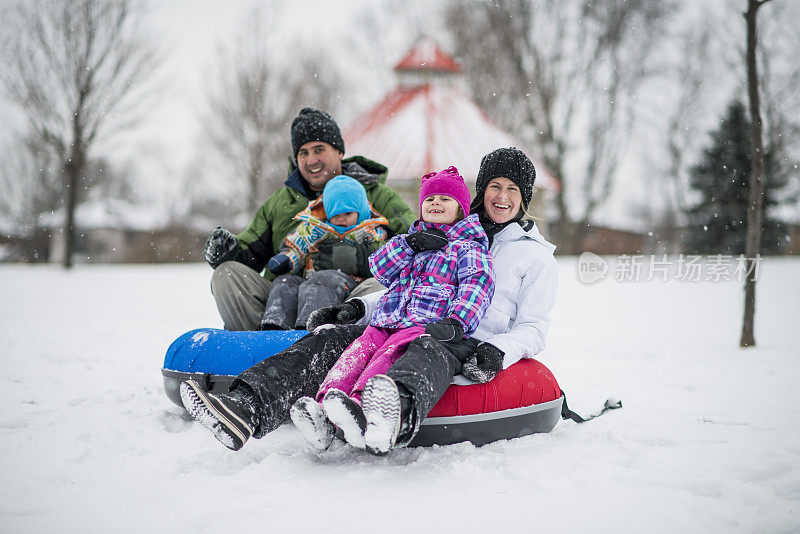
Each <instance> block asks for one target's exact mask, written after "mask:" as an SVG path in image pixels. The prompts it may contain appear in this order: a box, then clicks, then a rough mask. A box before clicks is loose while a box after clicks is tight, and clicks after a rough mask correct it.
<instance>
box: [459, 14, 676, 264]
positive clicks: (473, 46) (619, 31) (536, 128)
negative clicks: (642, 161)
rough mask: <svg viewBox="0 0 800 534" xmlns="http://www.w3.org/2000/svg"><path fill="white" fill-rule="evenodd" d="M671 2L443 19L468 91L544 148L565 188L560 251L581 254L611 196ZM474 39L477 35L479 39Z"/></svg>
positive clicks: (544, 156) (560, 203)
mask: <svg viewBox="0 0 800 534" xmlns="http://www.w3.org/2000/svg"><path fill="white" fill-rule="evenodd" d="M670 10H671V4H670V3H666V2H647V1H644V0H627V1H626V0H610V1H608V2H602V3H595V2H581V3H577V2H562V1H558V0H544V1H540V2H536V3H534V2H531V1H530V0H496V1H494V2H482V3H479V4H475V3H461V2H454V3H453V4H452V5H451V8H450V9H449V13H448V16H447V19H448V25H449V27H450V28H451V30H452V34H453V36H454V39H455V41H456V51H457V55H458V56H459V57H460V58H461V59H462V61H463V63H464V66H465V69H466V71H467V74H468V77H469V80H470V84H471V86H472V92H473V94H474V95H475V97H476V99H477V100H478V102H479V104H481V105H482V107H483V108H484V109H486V110H487V111H489V113H490V115H492V116H493V118H495V120H497V121H498V122H499V123H500V124H502V125H504V126H505V127H506V128H508V129H510V130H512V131H513V132H515V133H516V134H517V135H518V136H519V137H520V138H522V139H523V140H527V141H528V142H530V143H531V144H533V145H534V146H535V147H536V148H538V149H539V150H540V151H541V155H542V159H543V161H544V163H545V165H546V166H547V167H548V168H549V170H550V171H551V172H552V173H553V174H555V175H556V176H557V177H558V178H559V179H560V180H561V184H562V188H561V191H560V192H559V194H558V195H557V197H556V206H557V220H556V226H557V227H558V229H559V236H558V237H559V239H558V240H559V244H560V245H561V246H563V247H564V249H568V250H575V249H576V248H577V243H578V241H579V240H580V239H581V237H582V236H581V233H582V231H583V230H585V228H586V226H587V224H588V223H589V221H590V219H591V217H592V215H593V213H594V211H595V210H596V208H597V207H598V206H599V205H600V204H602V202H604V201H605V200H606V199H607V198H608V197H609V195H610V193H611V191H612V189H613V182H614V177H615V174H616V170H617V166H618V163H619V159H620V157H621V155H622V153H623V152H624V149H625V147H626V145H627V141H628V137H629V135H630V131H631V125H632V121H633V118H634V112H635V109H636V99H635V97H636V93H637V91H638V89H639V87H640V85H641V83H642V82H643V80H645V79H646V78H647V77H648V76H649V75H650V74H651V72H650V70H649V68H648V59H649V57H650V54H651V52H652V49H653V47H654V46H655V45H656V43H657V42H658V39H659V36H660V33H661V28H662V21H663V19H664V17H665V16H666V15H667V13H668V12H669V11H670ZM476 36H480V38H479V39H476V38H475V37H476Z"/></svg>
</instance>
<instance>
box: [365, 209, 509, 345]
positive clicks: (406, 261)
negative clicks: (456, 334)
mask: <svg viewBox="0 0 800 534" xmlns="http://www.w3.org/2000/svg"><path fill="white" fill-rule="evenodd" d="M427 228H439V229H441V230H443V231H444V232H445V233H446V234H447V237H448V239H449V241H448V243H447V245H446V246H444V247H442V248H441V249H436V250H426V251H423V252H419V253H414V251H413V250H412V249H411V247H409V246H408V243H406V239H405V236H403V235H399V236H395V237H393V238H392V239H391V240H389V242H388V243H386V244H385V245H384V246H382V247H381V248H380V249H378V250H377V251H376V252H375V253H374V254H372V255H371V256H370V257H369V266H370V271H372V274H373V275H375V278H376V279H377V280H378V281H379V282H380V283H381V284H383V285H384V286H386V287H387V288H388V290H387V291H386V293H385V294H383V296H382V297H381V299H380V301H379V302H378V304H377V307H376V309H375V311H374V313H373V314H372V318H371V320H370V324H371V325H372V326H381V327H389V328H405V327H409V326H421V325H425V324H427V323H430V322H432V321H437V320H440V319H444V318H447V317H452V318H454V319H456V320H458V321H459V322H460V323H461V325H462V326H463V327H464V333H465V336H469V335H470V334H472V332H474V331H475V329H476V328H477V326H478V322H479V321H480V319H481V317H483V314H484V313H485V312H486V308H487V307H488V306H489V302H490V301H491V300H492V295H493V294H494V271H493V270H492V258H491V257H490V256H489V253H488V251H487V248H488V243H489V240H488V238H487V237H486V232H485V231H484V230H483V227H482V226H481V225H480V223H479V222H478V216H477V215H470V216H468V217H466V218H465V219H463V220H461V221H458V222H456V223H455V224H453V225H452V226H451V225H444V224H432V223H426V222H422V221H417V222H415V223H414V224H413V225H412V226H411V230H410V233H413V232H418V231H420V230H422V229H427Z"/></svg>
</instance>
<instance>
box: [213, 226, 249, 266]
mask: <svg viewBox="0 0 800 534" xmlns="http://www.w3.org/2000/svg"><path fill="white" fill-rule="evenodd" d="M241 255H242V247H240V246H239V242H238V241H237V240H236V236H235V235H233V234H232V233H230V232H229V231H227V230H226V229H225V228H223V227H221V226H217V228H216V229H215V230H214V231H213V232H211V235H210V236H208V240H207V241H206V247H205V257H206V261H207V262H208V264H209V265H210V266H211V267H213V268H214V269H216V268H217V267H219V266H220V265H221V264H223V263H225V262H226V261H238V259H239V258H240V257H241Z"/></svg>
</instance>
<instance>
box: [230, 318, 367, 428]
mask: <svg viewBox="0 0 800 534" xmlns="http://www.w3.org/2000/svg"><path fill="white" fill-rule="evenodd" d="M365 329H366V325H337V326H333V327H331V328H327V329H323V330H318V331H317V332H316V333H311V334H308V335H307V336H305V337H303V338H302V339H300V340H299V341H297V342H296V343H295V344H294V345H292V346H291V347H289V348H287V349H285V350H282V351H281V352H279V353H277V354H275V355H274V356H270V357H269V358H267V359H266V360H264V361H262V362H259V363H257V364H255V365H254V366H252V367H250V368H249V369H247V370H246V371H244V372H243V373H242V374H240V375H239V376H238V377H237V378H236V379H235V380H234V381H233V383H232V384H231V387H230V391H231V392H233V393H237V392H239V393H243V394H245V395H248V396H250V397H251V398H253V399H255V402H254V404H255V408H256V418H257V419H258V426H257V428H256V429H255V431H254V433H253V436H255V437H256V438H260V437H262V436H264V435H265V434H266V433H267V432H272V431H273V430H275V429H276V428H278V427H279V426H280V425H281V424H283V423H284V422H285V421H287V420H288V419H289V408H291V406H292V404H294V402H295V401H296V400H297V399H299V398H300V397H303V396H306V395H307V396H309V397H313V396H314V395H316V393H317V390H318V389H319V385H320V384H321V383H322V381H323V380H324V379H325V376H326V375H327V374H328V371H329V370H330V369H331V367H333V364H335V363H336V360H338V359H339V356H341V354H342V352H344V349H346V348H347V347H348V345H350V344H351V343H352V342H353V341H355V340H356V338H358V337H359V336H360V335H361V334H363V333H364V330H365Z"/></svg>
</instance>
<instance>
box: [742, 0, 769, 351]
mask: <svg viewBox="0 0 800 534" xmlns="http://www.w3.org/2000/svg"><path fill="white" fill-rule="evenodd" d="M767 1H769V0H748V8H747V13H745V15H744V16H745V19H746V20H747V92H748V96H749V100H750V116H751V131H750V136H751V144H752V147H751V150H752V162H751V168H750V198H749V202H748V206H747V241H746V242H745V254H746V255H747V266H748V275H747V278H746V280H745V282H744V320H743V322H742V337H741V339H740V341H739V346H741V347H752V346H755V344H756V340H755V333H754V328H753V326H754V322H755V313H756V275H757V269H756V263H757V261H758V253H759V251H760V250H761V215H762V212H763V210H764V147H763V141H762V139H761V111H760V105H761V104H760V102H759V97H758V72H757V70H756V45H757V44H758V36H757V33H756V31H757V28H756V14H757V12H758V8H759V7H761V5H762V4H763V3H764V2H767Z"/></svg>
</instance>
